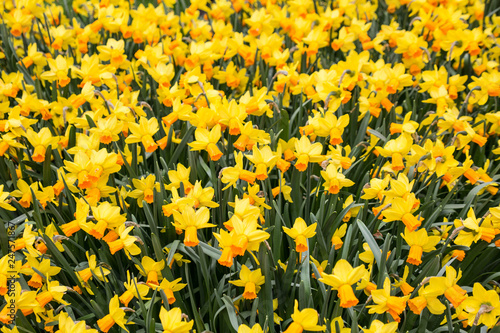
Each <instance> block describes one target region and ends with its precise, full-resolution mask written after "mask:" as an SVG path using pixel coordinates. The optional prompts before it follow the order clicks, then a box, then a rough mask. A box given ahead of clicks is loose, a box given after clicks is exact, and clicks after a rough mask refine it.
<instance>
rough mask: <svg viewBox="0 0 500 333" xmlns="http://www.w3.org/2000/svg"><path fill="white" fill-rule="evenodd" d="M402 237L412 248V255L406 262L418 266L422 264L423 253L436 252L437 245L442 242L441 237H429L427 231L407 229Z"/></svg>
mask: <svg viewBox="0 0 500 333" xmlns="http://www.w3.org/2000/svg"><path fill="white" fill-rule="evenodd" d="M401 237H403V239H404V240H405V241H406V243H407V244H408V245H409V246H410V253H409V254H408V259H406V262H408V263H410V264H412V265H417V266H418V265H420V264H421V263H422V253H423V252H430V251H433V250H435V249H436V245H437V244H438V243H439V242H440V241H441V237H439V236H429V235H428V234H427V230H425V229H419V230H417V231H410V230H409V229H408V228H405V232H404V234H401Z"/></svg>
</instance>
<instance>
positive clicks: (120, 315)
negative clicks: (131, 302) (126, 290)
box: [97, 295, 133, 332]
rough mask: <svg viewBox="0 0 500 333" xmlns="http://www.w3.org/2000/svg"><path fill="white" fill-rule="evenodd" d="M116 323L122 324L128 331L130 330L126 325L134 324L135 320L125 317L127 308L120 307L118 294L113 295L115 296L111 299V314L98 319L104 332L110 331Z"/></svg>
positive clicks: (98, 324)
mask: <svg viewBox="0 0 500 333" xmlns="http://www.w3.org/2000/svg"><path fill="white" fill-rule="evenodd" d="M115 324H117V325H118V326H120V327H121V328H122V329H124V330H125V331H126V332H128V330H127V328H126V327H125V325H130V324H133V322H131V321H127V319H125V310H123V309H122V308H120V301H119V300H118V295H115V296H113V298H111V300H110V301H109V314H107V315H106V316H104V317H103V318H101V319H99V320H98V321H97V326H99V328H100V329H101V331H103V332H108V331H109V330H110V329H111V327H113V326H114V325H115Z"/></svg>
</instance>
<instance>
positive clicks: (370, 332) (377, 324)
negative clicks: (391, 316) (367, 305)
mask: <svg viewBox="0 0 500 333" xmlns="http://www.w3.org/2000/svg"><path fill="white" fill-rule="evenodd" d="M397 331H398V323H397V322H392V323H387V324H384V323H383V322H381V321H380V320H374V321H372V323H371V324H370V328H365V329H363V332H364V333H396V332H397Z"/></svg>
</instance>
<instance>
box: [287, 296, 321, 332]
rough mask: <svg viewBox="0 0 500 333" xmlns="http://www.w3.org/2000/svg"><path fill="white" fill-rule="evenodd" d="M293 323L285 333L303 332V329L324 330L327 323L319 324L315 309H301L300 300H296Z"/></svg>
mask: <svg viewBox="0 0 500 333" xmlns="http://www.w3.org/2000/svg"><path fill="white" fill-rule="evenodd" d="M293 309H294V310H293V314H292V320H293V321H292V323H291V324H290V325H289V326H288V328H287V329H286V330H285V332H284V333H302V332H303V331H313V332H324V331H325V330H326V326H325V325H322V326H320V325H318V312H317V311H316V310H314V309H304V310H299V302H298V301H297V300H295V305H294V308H293Z"/></svg>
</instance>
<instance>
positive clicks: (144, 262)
mask: <svg viewBox="0 0 500 333" xmlns="http://www.w3.org/2000/svg"><path fill="white" fill-rule="evenodd" d="M135 267H137V269H138V270H139V273H141V275H143V276H145V277H146V279H147V284H148V286H150V287H152V288H154V286H159V285H160V283H159V282H158V279H161V278H162V274H161V271H162V270H163V268H165V261H164V260H160V261H158V262H156V261H154V259H152V258H150V257H148V256H144V257H142V259H141V265H135Z"/></svg>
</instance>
